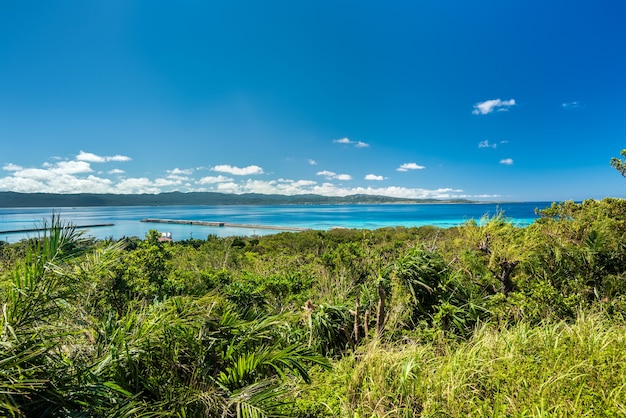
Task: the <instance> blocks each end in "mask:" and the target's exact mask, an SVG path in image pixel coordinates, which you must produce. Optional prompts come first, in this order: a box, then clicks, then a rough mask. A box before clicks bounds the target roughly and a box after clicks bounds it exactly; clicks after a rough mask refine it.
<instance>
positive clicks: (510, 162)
mask: <svg viewBox="0 0 626 418" xmlns="http://www.w3.org/2000/svg"><path fill="white" fill-rule="evenodd" d="M500 164H504V165H513V159H512V158H505V159H503V160H500Z"/></svg>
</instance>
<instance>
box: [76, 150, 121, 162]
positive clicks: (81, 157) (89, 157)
mask: <svg viewBox="0 0 626 418" xmlns="http://www.w3.org/2000/svg"><path fill="white" fill-rule="evenodd" d="M76 160H77V161H86V162H89V163H106V162H109V161H118V162H120V161H121V162H124V161H130V160H131V158H130V157H127V156H125V155H113V156H110V157H101V156H99V155H96V154H93V153H91V152H85V151H81V152H79V153H78V155H77V156H76Z"/></svg>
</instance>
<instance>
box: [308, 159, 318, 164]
mask: <svg viewBox="0 0 626 418" xmlns="http://www.w3.org/2000/svg"><path fill="white" fill-rule="evenodd" d="M309 165H317V161H315V160H309Z"/></svg>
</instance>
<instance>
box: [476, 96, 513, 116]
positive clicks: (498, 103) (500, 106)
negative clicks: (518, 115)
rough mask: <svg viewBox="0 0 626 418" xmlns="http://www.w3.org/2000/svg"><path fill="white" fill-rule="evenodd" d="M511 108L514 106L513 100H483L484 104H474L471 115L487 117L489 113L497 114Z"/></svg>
mask: <svg viewBox="0 0 626 418" xmlns="http://www.w3.org/2000/svg"><path fill="white" fill-rule="evenodd" d="M511 106H515V99H510V100H500V99H493V100H485V101H484V102H479V103H476V104H475V105H474V110H472V113H473V114H474V115H487V114H489V113H491V112H493V111H494V110H495V111H498V112H505V111H507V110H509V108H510V107H511Z"/></svg>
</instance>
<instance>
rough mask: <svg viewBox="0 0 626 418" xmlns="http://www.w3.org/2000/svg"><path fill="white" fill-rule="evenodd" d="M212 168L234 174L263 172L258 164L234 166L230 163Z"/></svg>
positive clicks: (242, 174) (247, 174) (248, 174)
mask: <svg viewBox="0 0 626 418" xmlns="http://www.w3.org/2000/svg"><path fill="white" fill-rule="evenodd" d="M211 170H213V171H217V172H220V173H228V174H231V175H233V176H250V175H256V174H263V169H262V168H261V167H259V166H258V165H249V166H247V167H242V168H240V167H234V166H231V165H228V164H222V165H216V166H215V167H213V168H212V169H211Z"/></svg>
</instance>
